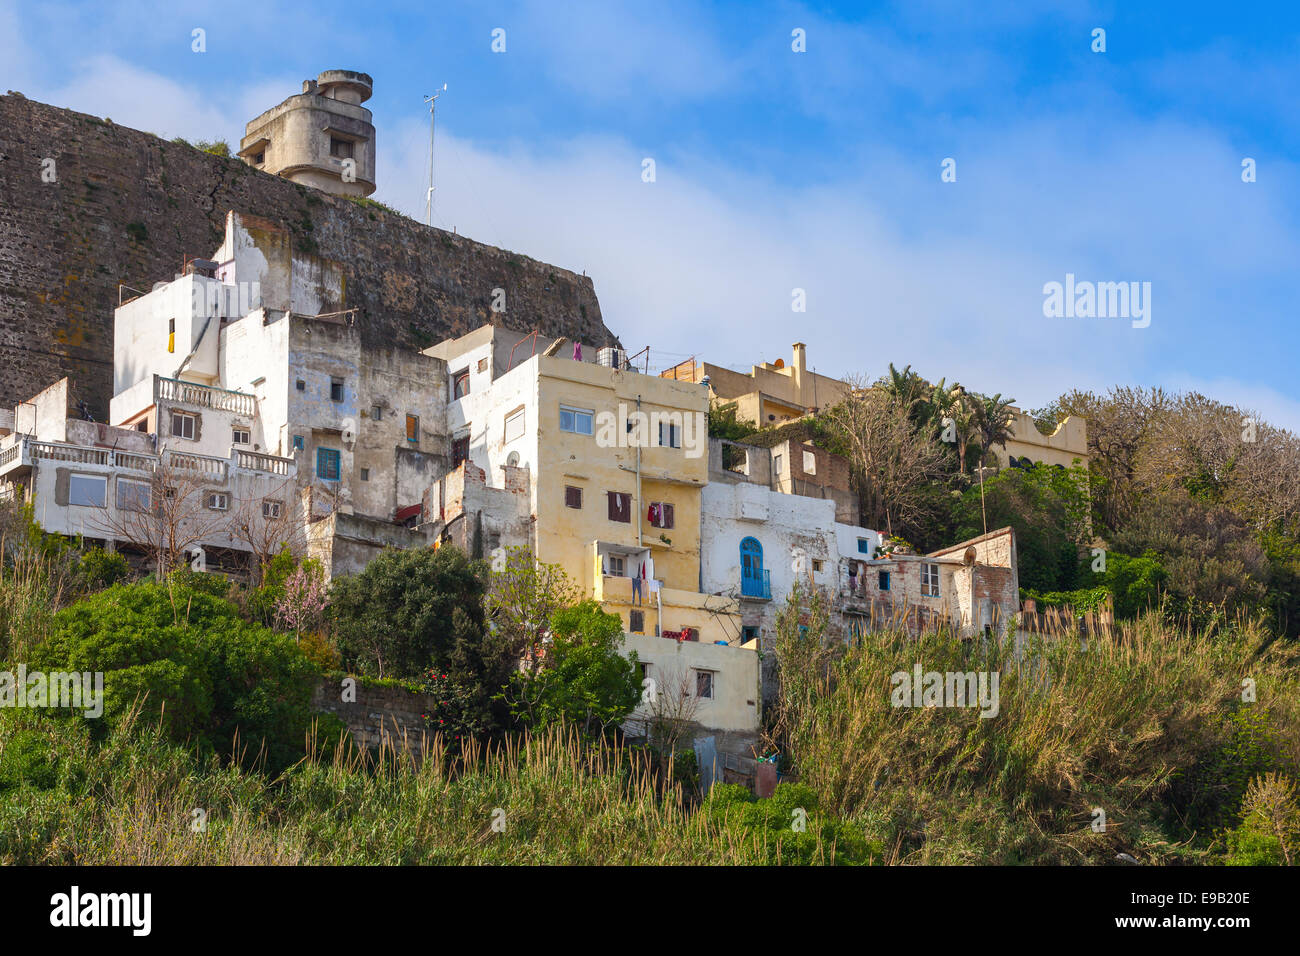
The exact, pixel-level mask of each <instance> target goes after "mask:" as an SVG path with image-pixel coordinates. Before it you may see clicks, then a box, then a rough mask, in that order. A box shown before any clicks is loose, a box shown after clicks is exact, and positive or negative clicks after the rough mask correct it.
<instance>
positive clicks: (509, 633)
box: [487, 547, 578, 669]
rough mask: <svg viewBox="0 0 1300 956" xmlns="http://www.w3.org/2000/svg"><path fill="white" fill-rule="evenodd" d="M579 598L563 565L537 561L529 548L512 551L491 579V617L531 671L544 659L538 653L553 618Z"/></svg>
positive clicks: (489, 607)
mask: <svg viewBox="0 0 1300 956" xmlns="http://www.w3.org/2000/svg"><path fill="white" fill-rule="evenodd" d="M577 598H578V589H577V587H576V586H575V585H574V584H573V582H572V580H570V578H569V576H568V574H566V573H565V571H564V568H562V567H561V566H560V565H558V564H547V563H545V562H543V561H538V560H537V559H536V557H535V556H534V555H533V552H532V550H531V549H529V548H525V547H519V548H509V549H507V551H506V557H505V561H504V562H502V564H501V566H500V567H499V568H496V569H493V571H492V573H491V576H490V578H489V587H488V595H487V607H488V616H489V617H490V619H491V621H492V626H493V627H494V629H495V631H496V634H497V637H498V639H500V640H501V641H503V642H504V644H505V645H506V646H507V647H509V648H510V652H511V653H512V654H514V655H515V656H516V657H517V658H522V659H523V660H524V661H525V662H526V666H527V667H529V668H530V669H531V668H533V667H535V666H536V665H537V663H538V662H539V661H540V660H541V657H540V655H539V654H538V653H537V652H538V651H539V650H540V648H541V645H542V641H543V640H544V639H545V638H546V635H547V634H548V633H549V631H550V627H551V619H552V617H553V616H554V615H555V613H556V612H557V611H559V610H561V609H563V608H566V607H569V606H570V605H571V604H573V603H574V602H575V601H576V600H577Z"/></svg>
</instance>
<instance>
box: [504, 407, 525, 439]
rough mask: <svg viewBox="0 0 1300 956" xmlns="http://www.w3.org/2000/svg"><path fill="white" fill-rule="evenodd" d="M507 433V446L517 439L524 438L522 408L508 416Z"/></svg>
mask: <svg viewBox="0 0 1300 956" xmlns="http://www.w3.org/2000/svg"><path fill="white" fill-rule="evenodd" d="M505 433H506V434H505V440H506V443H507V444H508V443H510V442H512V441H514V440H515V439H516V438H523V437H524V410H523V409H522V408H519V409H516V410H515V411H513V412H511V413H510V414H509V415H507V416H506V428H505Z"/></svg>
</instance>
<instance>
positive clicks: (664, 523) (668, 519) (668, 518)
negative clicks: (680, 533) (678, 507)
mask: <svg viewBox="0 0 1300 956" xmlns="http://www.w3.org/2000/svg"><path fill="white" fill-rule="evenodd" d="M672 526H673V506H672V505H670V504H662V505H660V506H659V527H661V528H671V527H672Z"/></svg>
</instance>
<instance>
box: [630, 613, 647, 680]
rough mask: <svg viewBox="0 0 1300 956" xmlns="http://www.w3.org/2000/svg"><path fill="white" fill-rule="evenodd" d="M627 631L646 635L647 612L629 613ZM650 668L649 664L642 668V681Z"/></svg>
mask: <svg viewBox="0 0 1300 956" xmlns="http://www.w3.org/2000/svg"><path fill="white" fill-rule="evenodd" d="M627 629H628V630H629V631H631V632H632V633H633V634H644V633H645V611H629V612H628V614H627ZM649 668H650V665H649V664H645V665H643V666H642V668H641V679H642V680H644V679H645V677H646V671H647V670H648V669H649Z"/></svg>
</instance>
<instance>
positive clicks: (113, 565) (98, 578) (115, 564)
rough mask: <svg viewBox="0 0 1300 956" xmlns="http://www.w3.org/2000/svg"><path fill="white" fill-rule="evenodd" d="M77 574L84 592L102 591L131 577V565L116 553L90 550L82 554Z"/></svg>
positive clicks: (101, 549) (99, 549) (97, 549)
mask: <svg viewBox="0 0 1300 956" xmlns="http://www.w3.org/2000/svg"><path fill="white" fill-rule="evenodd" d="M77 574H78V576H79V578H80V584H81V588H82V590H84V591H102V590H104V588H109V587H112V586H113V585H114V584H117V582H119V581H125V580H126V579H127V578H129V577H130V576H131V565H130V564H128V563H127V560H126V558H125V557H123V556H122V555H121V554H119V553H118V552H116V551H105V550H104V549H103V548H91V549H90V550H88V551H84V552H82V555H81V560H80V562H79V563H78V565H77Z"/></svg>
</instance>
